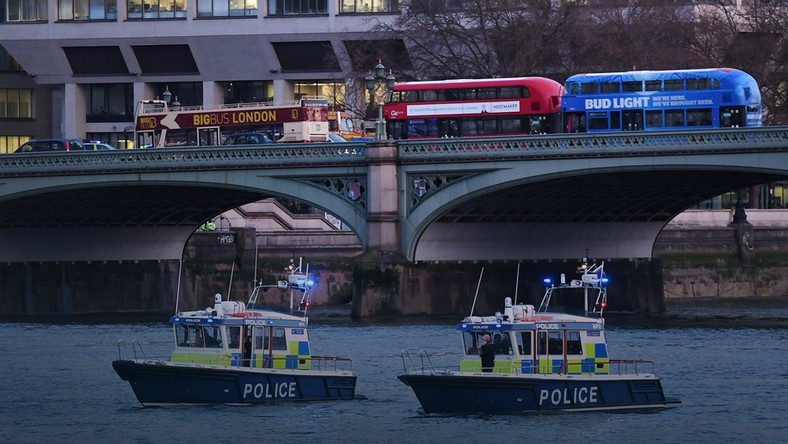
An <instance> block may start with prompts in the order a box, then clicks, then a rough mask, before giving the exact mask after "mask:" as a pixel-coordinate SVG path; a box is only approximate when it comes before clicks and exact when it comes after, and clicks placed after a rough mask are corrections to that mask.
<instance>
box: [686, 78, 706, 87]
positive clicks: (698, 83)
mask: <svg viewBox="0 0 788 444" xmlns="http://www.w3.org/2000/svg"><path fill="white" fill-rule="evenodd" d="M687 89H694V90H701V89H711V79H708V78H707V79H687Z"/></svg>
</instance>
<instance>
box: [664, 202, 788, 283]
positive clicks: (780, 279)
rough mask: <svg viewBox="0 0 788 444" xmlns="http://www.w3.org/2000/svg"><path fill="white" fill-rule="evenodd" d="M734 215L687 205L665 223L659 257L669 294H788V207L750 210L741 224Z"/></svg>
mask: <svg viewBox="0 0 788 444" xmlns="http://www.w3.org/2000/svg"><path fill="white" fill-rule="evenodd" d="M732 220H733V215H732V214H731V213H730V212H728V211H701V210H699V211H686V212H685V213H683V214H682V215H680V216H679V217H678V218H676V219H674V220H673V221H672V222H671V223H670V224H669V225H668V226H667V227H665V229H664V230H663V231H662V233H661V234H660V236H659V237H658V239H657V242H656V245H655V248H654V257H655V258H658V259H661V261H662V273H663V279H664V283H663V287H664V293H665V298H666V299H671V298H704V297H714V298H726V297H788V210H747V224H746V225H745V226H744V227H738V228H739V229H738V230H737V226H736V225H735V224H734V225H732V224H731V222H732ZM747 232H749V233H750V234H749V235H746V234H745V233H747ZM748 236H749V239H751V241H750V243H747V242H746V240H745V239H743V238H746V237H748Z"/></svg>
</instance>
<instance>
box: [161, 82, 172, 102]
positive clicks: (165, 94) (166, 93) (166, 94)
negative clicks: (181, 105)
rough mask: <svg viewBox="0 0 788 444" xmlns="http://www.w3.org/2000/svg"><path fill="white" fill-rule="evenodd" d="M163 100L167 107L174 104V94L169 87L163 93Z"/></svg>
mask: <svg viewBox="0 0 788 444" xmlns="http://www.w3.org/2000/svg"><path fill="white" fill-rule="evenodd" d="M161 98H162V99H164V101H165V102H166V103H167V105H169V104H170V102H172V93H171V92H170V87H169V86H165V87H164V92H163V93H161Z"/></svg>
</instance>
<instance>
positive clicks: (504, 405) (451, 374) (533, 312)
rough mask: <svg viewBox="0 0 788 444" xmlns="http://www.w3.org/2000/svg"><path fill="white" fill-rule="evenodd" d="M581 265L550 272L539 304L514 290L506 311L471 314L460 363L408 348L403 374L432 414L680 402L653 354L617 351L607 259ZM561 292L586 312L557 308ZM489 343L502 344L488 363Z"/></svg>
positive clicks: (639, 407) (636, 407)
mask: <svg viewBox="0 0 788 444" xmlns="http://www.w3.org/2000/svg"><path fill="white" fill-rule="evenodd" d="M577 271H578V273H579V276H578V277H579V279H572V280H571V281H570V282H568V283H567V282H566V277H565V275H564V274H562V275H561V280H560V283H554V282H553V280H552V279H545V283H546V285H547V287H546V290H545V293H544V296H543V298H542V301H541V304H540V305H539V308H535V307H534V306H533V305H526V304H512V300H511V298H509V297H507V298H505V300H504V310H503V313H500V312H497V313H495V315H494V316H468V317H466V318H465V319H463V320H462V322H460V323H459V324H458V325H457V330H459V332H460V335H461V340H462V342H461V344H462V350H461V353H462V357H461V359H460V364H459V368H457V367H452V368H439V367H435V366H434V365H433V364H432V362H431V358H430V356H428V354H427V353H426V352H425V351H424V350H422V351H420V352H419V354H418V356H415V355H412V354H410V353H409V352H407V351H403V352H402V362H403V367H404V374H401V375H399V376H398V378H399V380H400V381H402V382H403V383H404V384H406V385H408V386H410V388H411V389H412V390H413V392H414V393H415V395H416V397H417V398H418V400H419V402H420V403H421V406H422V408H423V409H424V412H425V413H427V414H468V413H488V414H523V413H544V412H558V411H613V410H624V411H626V410H629V411H647V410H658V409H662V408H665V407H668V406H670V405H671V404H674V403H678V402H679V401H678V400H675V399H669V398H666V397H665V394H664V393H663V390H662V383H661V381H660V379H659V378H658V377H656V376H655V375H654V374H653V367H654V362H653V361H644V360H614V359H610V358H609V356H608V347H607V342H606V339H605V322H604V318H603V311H604V309H605V307H606V305H607V287H606V284H607V276H606V275H605V273H604V263H602V264H601V265H596V264H591V265H589V264H588V263H587V262H586V261H584V262H583V264H582V265H581V266H580V267H578V269H577ZM559 293H560V294H561V300H562V301H563V300H565V299H564V298H565V297H566V296H569V297H574V298H575V305H576V306H582V308H580V313H579V314H570V313H568V312H567V310H565V309H564V310H560V309H552V306H551V303H552V302H554V300H556V299H558V296H557V295H558V294H559ZM565 293H568V294H565ZM580 297H582V298H583V299H584V303H582V304H580V303H579V300H578V298H580ZM578 308H579V307H578ZM488 342H489V344H487V343H488ZM482 347H484V348H486V349H487V350H488V352H489V350H490V349H491V350H493V352H494V354H493V352H489V353H487V354H488V355H489V354H492V356H491V357H490V358H488V360H487V362H486V363H485V364H484V365H485V367H483V364H482V362H483V361H484V358H483V357H482V358H481V359H480V349H481V348H482ZM484 354H485V353H484V352H482V355H484ZM493 357H494V359H493ZM490 361H492V362H490Z"/></svg>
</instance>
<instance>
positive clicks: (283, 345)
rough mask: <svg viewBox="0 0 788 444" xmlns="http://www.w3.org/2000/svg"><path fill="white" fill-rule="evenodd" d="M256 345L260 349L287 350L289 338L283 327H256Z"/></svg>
mask: <svg viewBox="0 0 788 444" xmlns="http://www.w3.org/2000/svg"><path fill="white" fill-rule="evenodd" d="M254 346H255V348H256V349H258V350H268V349H269V348H270V349H271V350H287V340H286V338H285V329H284V328H283V327H274V328H255V329H254Z"/></svg>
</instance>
